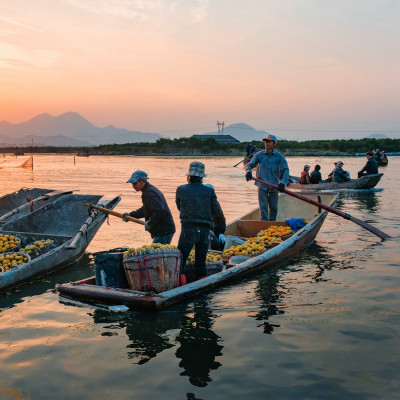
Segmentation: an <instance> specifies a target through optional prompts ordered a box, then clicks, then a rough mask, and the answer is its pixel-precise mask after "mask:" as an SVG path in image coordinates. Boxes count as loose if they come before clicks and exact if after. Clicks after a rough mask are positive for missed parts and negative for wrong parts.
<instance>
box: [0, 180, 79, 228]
mask: <svg viewBox="0 0 400 400" xmlns="http://www.w3.org/2000/svg"><path fill="white" fill-rule="evenodd" d="M71 193H72V191H71V190H70V191H58V190H49V189H39V188H34V189H26V188H22V189H20V190H18V191H17V192H14V193H9V194H6V195H5V196H2V197H0V230H1V229H2V227H3V225H4V224H5V223H7V222H10V221H14V220H16V219H19V218H22V217H24V216H25V215H27V214H29V213H31V212H33V211H36V210H38V209H40V208H42V207H45V206H46V205H47V204H50V203H52V202H54V201H56V200H57V199H58V198H60V197H61V196H64V195H66V194H71Z"/></svg>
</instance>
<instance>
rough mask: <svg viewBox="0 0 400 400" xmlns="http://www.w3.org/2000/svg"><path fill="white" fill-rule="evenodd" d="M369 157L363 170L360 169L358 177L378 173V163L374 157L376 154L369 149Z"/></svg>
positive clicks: (367, 155)
mask: <svg viewBox="0 0 400 400" xmlns="http://www.w3.org/2000/svg"><path fill="white" fill-rule="evenodd" d="M365 156H366V157H367V160H368V161H367V163H366V164H365V165H364V168H363V169H362V170H361V171H358V177H359V178H361V177H362V176H365V175H373V174H377V173H378V164H377V163H376V160H375V158H374V154H373V153H372V151H369V152H368V153H366V154H365Z"/></svg>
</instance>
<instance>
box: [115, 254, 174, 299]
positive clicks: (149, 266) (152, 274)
mask: <svg viewBox="0 0 400 400" xmlns="http://www.w3.org/2000/svg"><path fill="white" fill-rule="evenodd" d="M181 261H182V255H181V252H180V251H179V250H177V249H164V248H163V249H155V250H149V251H146V252H140V253H129V254H124V257H123V261H122V262H123V266H124V269H125V273H126V276H127V278H128V282H129V287H130V288H131V289H133V290H138V291H140V292H154V293H161V292H164V291H166V290H170V289H173V288H175V287H177V286H178V283H179V275H180V267H181Z"/></svg>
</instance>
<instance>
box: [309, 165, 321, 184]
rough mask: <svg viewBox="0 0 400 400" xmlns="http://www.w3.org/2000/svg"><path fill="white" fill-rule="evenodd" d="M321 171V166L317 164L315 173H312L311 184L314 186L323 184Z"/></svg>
mask: <svg viewBox="0 0 400 400" xmlns="http://www.w3.org/2000/svg"><path fill="white" fill-rule="evenodd" d="M320 170H321V166H320V165H318V164H317V165H316V166H315V167H314V171H312V172H311V175H310V182H311V183H312V184H316V183H321V182H322V176H321V172H319V171H320Z"/></svg>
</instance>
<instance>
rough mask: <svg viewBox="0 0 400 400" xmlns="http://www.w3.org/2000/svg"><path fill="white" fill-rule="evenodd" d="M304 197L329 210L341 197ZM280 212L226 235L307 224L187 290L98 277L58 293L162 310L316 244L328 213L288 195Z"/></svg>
mask: <svg viewBox="0 0 400 400" xmlns="http://www.w3.org/2000/svg"><path fill="white" fill-rule="evenodd" d="M303 195H304V196H307V197H309V198H310V199H312V200H314V201H317V202H320V203H323V204H329V205H330V206H332V205H333V204H334V203H335V201H336V199H337V198H338V196H339V194H337V193H329V192H321V193H312V192H310V193H303ZM278 210H279V211H278V215H277V221H274V222H271V221H260V210H259V209H258V208H257V209H255V210H253V211H251V212H249V213H248V214H246V215H244V216H243V217H241V218H240V219H237V220H235V221H233V222H232V223H230V224H229V225H228V226H227V228H226V231H225V233H226V235H235V236H238V237H241V238H249V237H255V236H257V233H258V232H260V231H261V230H263V229H266V228H268V227H271V226H273V225H277V226H279V225H281V226H286V225H287V223H286V222H285V221H286V220H288V219H290V218H304V219H305V220H306V221H307V223H306V225H305V226H304V227H303V228H301V229H300V230H298V231H297V232H295V233H293V234H292V235H291V236H290V237H288V238H287V239H286V240H284V241H282V242H280V243H279V244H278V245H277V246H275V247H271V248H269V249H266V250H265V251H264V252H262V253H261V254H259V255H256V256H254V257H247V256H243V257H242V256H241V257H242V259H241V261H240V262H239V263H238V264H235V265H233V264H231V265H230V264H228V265H227V266H226V267H227V268H226V269H225V270H222V271H220V272H216V273H214V274H212V275H209V276H207V277H206V278H203V279H200V280H197V281H194V282H191V283H188V284H187V285H185V286H180V287H176V288H174V289H171V290H167V291H164V292H161V293H158V294H156V293H153V292H141V291H136V290H132V289H124V288H115V287H107V286H100V285H98V284H96V277H95V276H93V277H89V278H87V279H84V280H82V281H78V282H71V283H64V284H60V285H57V290H58V292H59V293H60V295H62V296H67V297H71V298H74V299H77V300H80V301H88V302H94V303H102V304H112V305H125V306H128V307H129V308H132V309H139V310H147V311H157V310H161V309H163V308H165V307H167V306H169V305H171V304H174V303H177V302H179V301H183V300H185V299H187V298H189V297H192V296H195V295H197V294H198V293H199V292H202V291H206V290H210V289H212V288H214V287H217V286H219V285H222V284H224V283H225V282H227V281H229V280H231V279H232V278H237V277H242V276H244V275H246V274H248V273H251V272H253V271H257V270H260V269H262V268H266V267H268V266H271V265H274V264H275V263H276V262H278V261H280V260H282V259H283V258H286V257H289V256H292V255H293V254H295V253H298V252H300V251H301V250H303V249H304V248H306V247H307V246H309V245H310V244H311V243H312V242H313V241H314V239H315V237H316V235H317V233H318V232H319V230H320V229H321V227H322V224H323V222H324V220H325V218H326V216H327V213H328V212H327V211H324V210H323V209H321V208H317V207H315V206H314V205H312V204H309V203H307V202H304V201H302V200H299V199H297V198H294V197H291V196H289V195H287V194H280V195H279V207H278ZM229 237H230V236H228V238H229ZM231 237H232V236H231ZM231 260H232V259H231Z"/></svg>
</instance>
